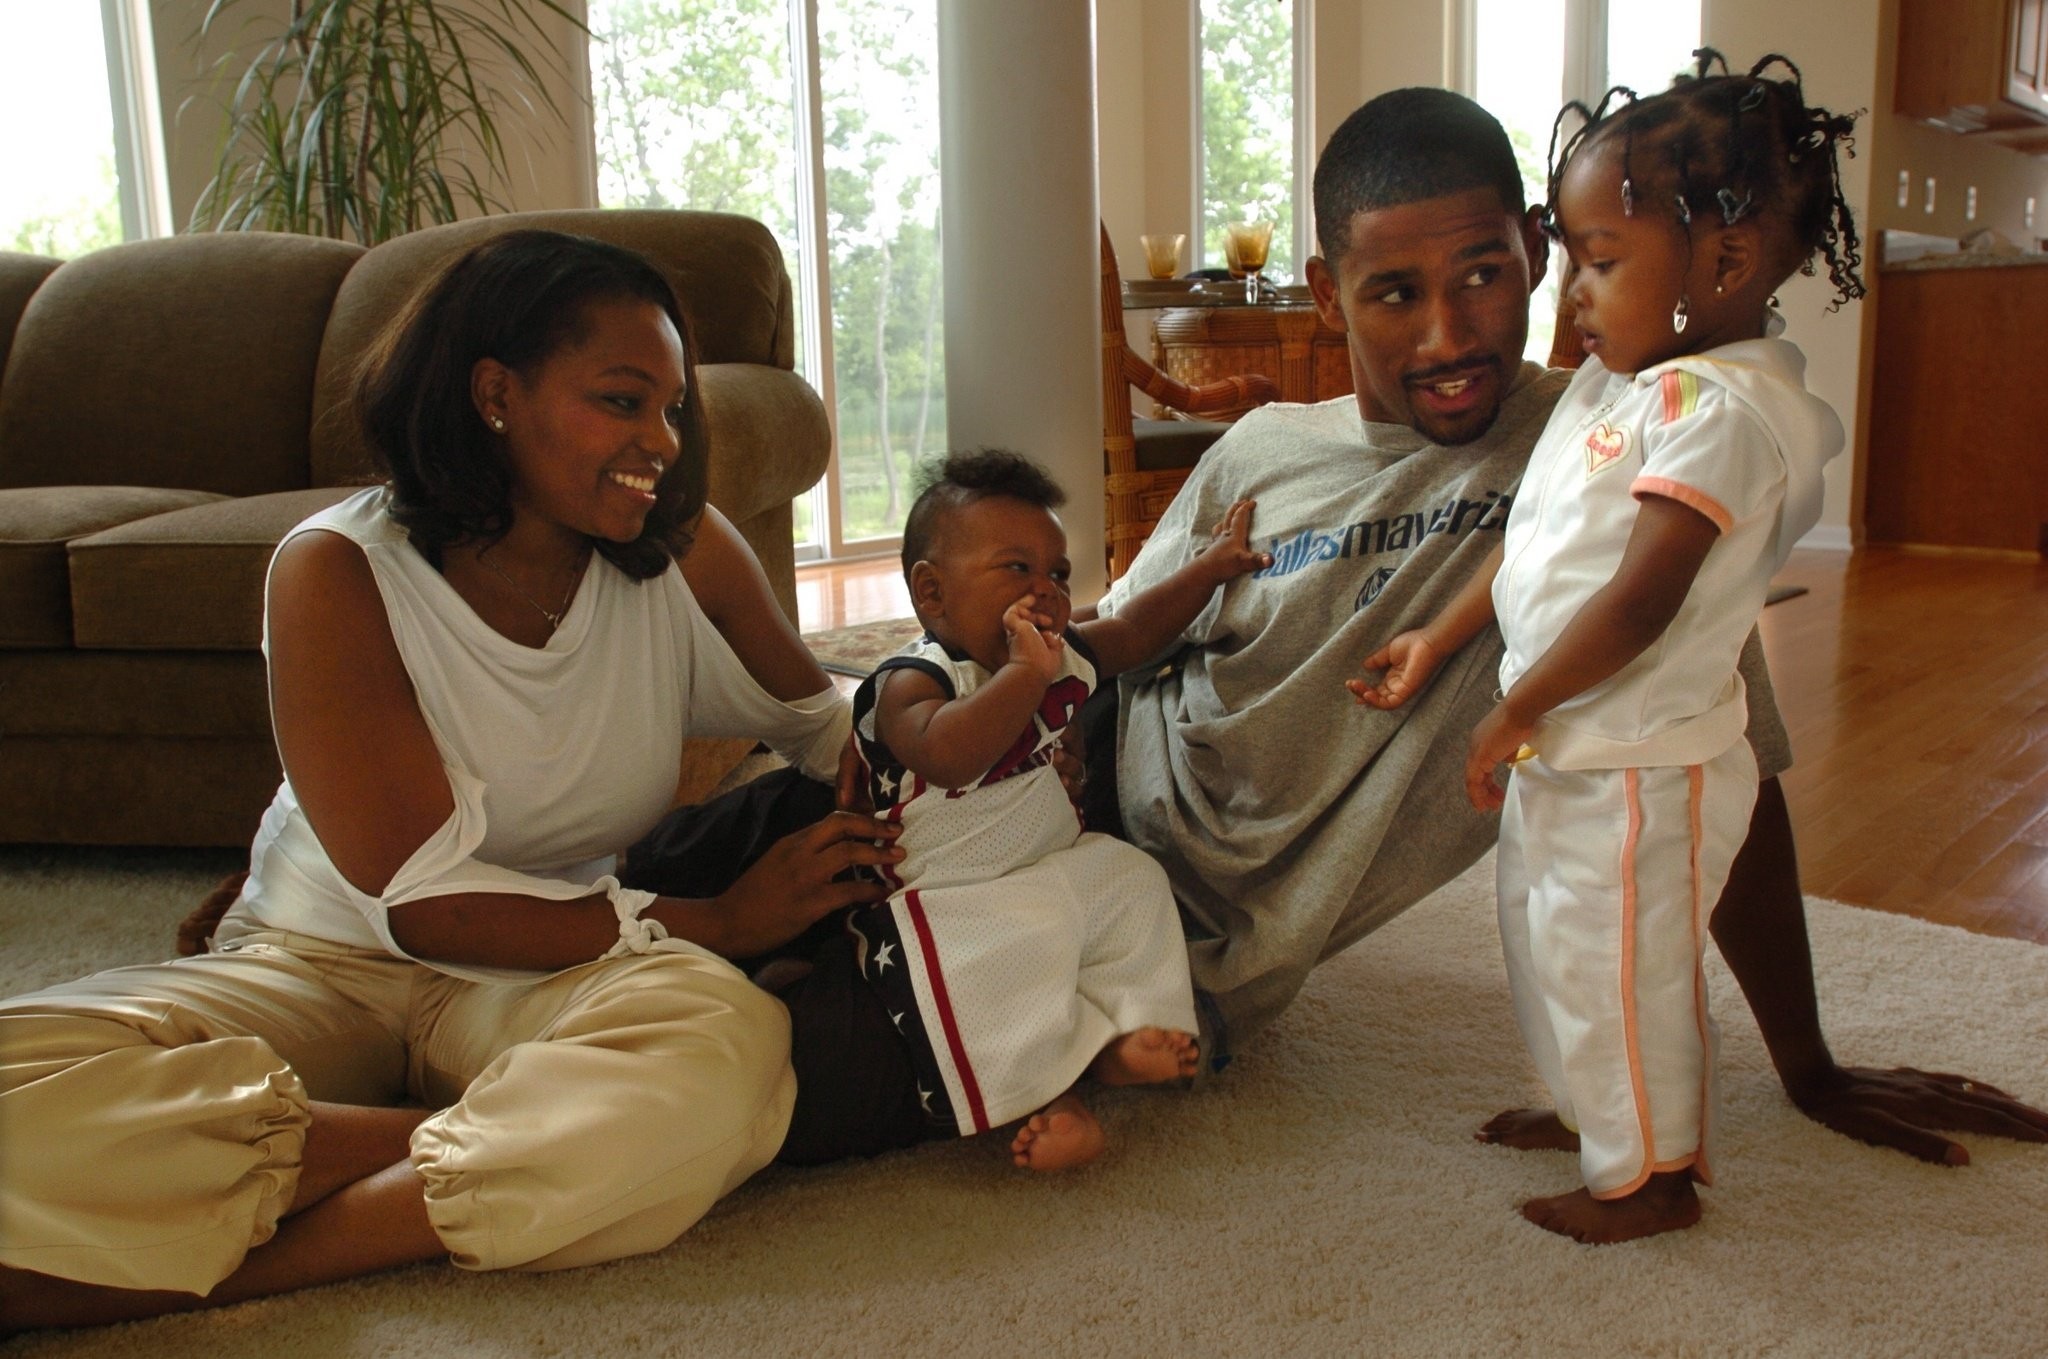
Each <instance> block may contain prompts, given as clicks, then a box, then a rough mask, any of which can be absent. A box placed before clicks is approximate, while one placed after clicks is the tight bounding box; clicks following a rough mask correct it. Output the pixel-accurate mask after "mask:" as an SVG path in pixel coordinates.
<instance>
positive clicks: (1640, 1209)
mask: <svg viewBox="0 0 2048 1359" xmlns="http://www.w3.org/2000/svg"><path fill="white" fill-rule="evenodd" d="M1522 1216H1523V1217H1525V1218H1528V1219H1529V1221H1531V1222H1533V1223H1535V1224H1536V1225H1537V1226H1539V1227H1541V1228H1542V1229H1543V1230H1544V1231H1546V1232H1556V1233H1557V1234H1558V1235H1559V1236H1569V1237H1570V1238H1571V1239H1572V1240H1574V1241H1583V1242H1585V1243H1586V1244H1587V1245H1589V1246H1606V1245H1611V1244H1613V1243H1614V1242H1616V1241H1634V1240H1636V1239H1637V1238H1638V1237H1644V1236H1656V1235H1657V1234H1658V1233H1660V1232H1675V1231H1679V1230H1681V1229H1683V1228H1686V1227H1690V1226H1692V1225H1693V1224H1694V1223H1696V1222H1698V1221H1699V1220H1700V1197H1699V1195H1698V1194H1696V1193H1694V1192H1693V1187H1692V1176H1691V1175H1689V1174H1687V1173H1686V1172H1685V1171H1682V1170H1678V1171H1670V1172H1664V1173H1659V1174H1656V1175H1652V1176H1651V1177H1650V1179H1649V1182H1648V1183H1646V1184H1645V1185H1644V1186H1643V1187H1642V1188H1641V1189H1638V1190H1637V1191H1636V1192H1635V1193H1633V1194H1630V1195H1629V1196H1628V1197H1627V1198H1625V1199H1596V1198H1594V1197H1593V1196H1592V1195H1591V1194H1590V1193H1588V1192H1587V1191H1585V1190H1584V1189H1576V1190H1573V1191H1572V1192H1571V1193H1569V1194H1559V1195H1557V1196H1556V1197H1554V1198H1547V1199H1530V1200H1529V1201H1528V1202H1527V1203H1525V1204H1523V1205H1522Z"/></svg>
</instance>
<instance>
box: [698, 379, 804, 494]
mask: <svg viewBox="0 0 2048 1359" xmlns="http://www.w3.org/2000/svg"><path fill="white" fill-rule="evenodd" d="M697 384H698V387H699V389H700V391H701V393H702V395H703V398H704V419H705V423H706V424H707V425H708V426H709V428H710V434H711V467H710V484H711V503H712V504H714V505H716V506H718V508H719V509H720V510H722V511H724V513H725V516H726V518H728V519H731V520H732V521H734V522H735V523H738V522H739V521H741V520H746V519H752V518H754V517H755V516H757V515H759V514H761V513H762V512H763V511H765V510H768V509H771V508H773V507H774V506H777V505H781V504H786V503H787V502H789V501H791V500H793V499H795V498H796V497H797V496H799V495H802V494H803V493H804V492H805V491H807V490H809V489H810V488H811V487H812V486H813V485H815V484H816V483H817V480H818V478H819V477H821V476H823V475H825V464H826V462H827V461H828V460H829V459H830V458H831V456H832V426H831V424H830V422H829V421H827V420H826V418H825V403H824V402H822V401H820V400H819V399H818V394H817V393H816V392H815V391H813V390H811V385H810V384H809V383H808V382H805V381H804V380H803V379H802V378H800V377H798V376H797V375H796V374H795V373H790V372H785V371H784V370H782V369H780V368H769V367H767V366H765V365H762V364H753V363H719V364H706V365H705V366H703V367H701V368H699V369H698V370H697Z"/></svg>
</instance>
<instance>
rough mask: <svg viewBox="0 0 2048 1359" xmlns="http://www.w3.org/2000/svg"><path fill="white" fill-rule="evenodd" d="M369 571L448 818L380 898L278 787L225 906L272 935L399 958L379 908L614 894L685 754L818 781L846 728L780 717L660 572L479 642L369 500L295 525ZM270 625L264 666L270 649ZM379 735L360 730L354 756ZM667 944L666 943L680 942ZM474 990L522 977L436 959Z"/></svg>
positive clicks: (837, 722)
mask: <svg viewBox="0 0 2048 1359" xmlns="http://www.w3.org/2000/svg"><path fill="white" fill-rule="evenodd" d="M317 529H324V530H327V531H329V532H332V533H338V534H340V535H342V536H343V537H345V538H347V539H349V540H350V541H351V542H354V543H355V544H356V545H357V546H359V547H361V548H362V550H363V555H364V556H365V557H367V558H368V559H369V563H370V572H371V575H372V576H373V577H374V578H375V580H376V582H377V591H378V593H379V595H381V596H382V597H383V601H384V610H385V614H386V616H387V617H388V618H389V620H390V623H391V634H392V637H393V638H394V640H395V641H396V642H397V644H398V654H399V657H400V659H401V660H403V661H404V662H405V669H406V674H407V675H408V676H409V677H410V678H411V680H412V685H413V690H414V692H415V693H416V694H417V695H418V697H419V704H420V713H421V715H422V716H424V717H425V718H426V721H427V727H428V729H429V730H430V731H431V732H432V733H433V737H434V744H435V745H436V746H437V747H438V748H439V751H440V755H441V764H442V768H443V771H444V772H445V773H446V774H447V777H448V785H449V789H450V791H451V792H452V793H453V794H454V799H455V810H454V811H453V812H452V813H451V814H450V815H449V818H448V820H447V822H446V823H444V824H443V825H442V826H441V828H440V829H439V830H437V831H436V832H435V833H434V834H433V835H431V836H429V837H428V838H427V840H426V842H425V843H424V844H422V845H421V846H420V847H419V849H418V850H417V851H415V852H414V854H413V855H412V857H411V858H410V859H408V860H407V861H406V863H405V864H404V865H403V866H402V867H401V868H400V869H399V870H398V873H397V875H396V876H394V877H393V878H392V880H391V882H390V884H389V885H388V886H387V887H386V888H385V890H384V892H383V894H382V895H381V896H377V897H372V896H369V895H367V894H365V893H363V892H360V891H358V890H356V888H355V887H354V886H352V885H351V884H350V883H349V882H348V880H347V879H346V878H344V877H342V875H341V873H340V872H339V871H338V870H337V869H336V868H335V867H334V865H333V863H332V862H331V861H330V860H329V859H328V857H327V852H326V850H325V849H324V848H323V847H322V846H321V844H320V841H319V838H318V837H317V836H316V835H315V834H314V833H313V828H312V826H311V824H310V823H309V822H308V821H307V820H306V814H305V812H304V810H303V809H302V808H301V807H300V806H299V801H298V798H297V797H296V796H295V795H294V794H293V792H292V786H291V782H290V780H289V779H287V780H286V781H285V783H284V785H283V786H282V787H280V788H279V789H278V790H277V797H276V799H275V800H274V801H273V802H272V803H271V805H270V810H269V811H268V812H266V813H265V814H264V817H263V825H262V827H261V829H260V830H259V831H258V832H257V835H256V843H255V846H254V848H253V849H252V850H251V852H250V861H249V869H250V871H249V882H248V886H247V887H245V888H244V889H243V894H242V901H241V904H240V906H238V908H237V909H238V910H241V909H246V910H247V911H249V912H250V913H251V914H253V915H254V916H255V917H256V919H258V920H260V921H262V922H263V923H264V924H266V925H269V926H271V927H272V928H275V929H284V930H292V931H295V932H298V933H302V934H308V935H311V936H313V937H315V938H319V939H327V940H332V941H334V942H337V943H342V944H352V945H355V946H358V947H362V948H370V949H383V950H385V951H387V952H389V953H392V954H394V955H397V956H399V957H404V956H406V955H405V952H404V950H403V949H401V948H400V947H399V946H398V944H397V942H396V941H395V940H394V939H393V938H392V937H391V927H390V924H389V921H388V919H387V913H388V911H389V910H390V908H391V907H393V906H399V905H403V904H404V903H405V902H408V901H417V900H421V899H423V898H428V897H435V896H442V895H446V894H450V893H458V892H507V893H513V894H517V895H520V896H532V897H540V898H543V899H547V900H555V901H567V900H571V899H574V898H577V897H582V896H586V895H588V894H589V893H591V892H593V891H602V892H607V893H610V894H613V895H614V896H615V898H616V894H617V893H618V892H619V890H620V889H619V887H618V880H617V878H616V877H614V876H612V871H613V868H614V866H615V856H616V855H617V853H618V852H619V851H621V850H623V849H625V848H626V847H627V846H628V845H630V844H632V842H633V841H635V840H636V839H638V838H639V837H640V836H642V835H644V834H646V832H647V831H648V830H650V829H651V828H652V827H653V825H654V823H655V822H656V821H657V820H659V819H660V818H661V816H662V815H663V814H664V813H665V812H667V811H668V809H669V805H670V803H671V802H672V801H673V800H674V797H675V790H676V777H677V773H678V770H679V769H680V765H681V757H682V747H683V740H684V738H685V737H688V736H743V737H750V738H753V739H757V740H765V741H767V742H768V743H769V745H771V746H772V747H774V748H775V750H776V751H777V752H778V753H780V754H782V755H783V756H784V757H785V758H787V759H788V760H789V761H790V762H791V763H792V764H795V765H797V766H798V767H800V768H802V769H803V770H804V771H805V772H806V773H808V774H810V775H812V776H813V777H815V778H819V779H823V780H825V781H828V782H829V781H830V780H831V779H832V778H834V777H835V776H836V774H837V771H838V758H839V752H840V749H841V747H843V746H844V745H845V743H846V736H847V733H848V731H849V730H850V723H851V719H850V710H849V707H848V704H847V702H846V700H845V699H843V698H841V697H839V695H838V693H837V691H836V690H834V689H829V688H828V689H825V690H823V691H821V692H819V693H817V694H814V695H812V696H811V697H810V698H807V699H804V700H802V701H800V702H797V703H784V702H782V701H781V700H779V699H777V698H775V697H774V696H773V695H771V694H769V693H768V692H767V691H766V690H764V689H762V688H761V687H760V686H759V685H758V684H756V683H755V682H754V679H753V677H752V676H751V675H749V674H748V673H747V669H746V667H745V666H744V665H743V664H742V663H741V662H740V659H739V658H738V657H737V656H735V655H734V654H733V651H732V648H731V647H729V646H728V645H727V644H726V641H725V638H724V637H723V636H721V635H720V634H719V631H718V629H717V628H716V627H714V626H713V625H712V623H711V620H710V619H709V618H707V617H705V615H704V611H703V609H701V608H700V607H698V604H697V600H696V597H695V596H694V595H692V594H691V593H690V587H689V586H688V585H687V584H686V583H684V581H683V575H682V572H681V571H680V570H678V569H676V568H675V567H673V566H671V567H670V568H669V569H668V570H667V571H666V572H665V573H663V574H662V575H660V576H657V577H655V578H653V579H651V580H644V581H635V580H633V579H632V578H630V577H628V576H627V575H626V574H625V573H624V572H622V571H620V570H619V569H618V568H616V567H614V566H613V565H612V564H611V563H610V562H608V561H606V560H605V559H604V558H603V557H593V558H592V559H591V562H590V566H589V569H588V570H586V571H585V572H584V575H583V580H582V582H581V583H580V584H579V585H578V586H577V589H576V597H575V599H574V600H573V601H572V602H571V603H570V605H569V609H568V612H567V613H565V614H564V615H563V616H562V622H561V626H560V627H558V628H557V629H556V630H555V633H554V635H553V636H552V637H550V638H548V642H547V645H546V646H543V647H537V648H536V647H528V646H522V645H520V644H519V643H517V642H514V641H512V640H511V639H509V638H507V637H505V636H503V635H502V634H500V633H498V632H496V631H494V630H493V629H492V628H491V627H490V626H489V625H487V624H486V623H484V621H483V620H482V619H480V618H478V617H477V616H476V614H475V613H474V612H473V611H471V609H470V607H469V605H468V603H467V602H465V601H464V600H463V598H462V596H461V595H459V594H457V593H456V591H455V587H453V586H452V585H450V584H449V583H448V582H447V580H445V579H444V578H443V577H442V575H441V573H440V572H438V571H436V570H435V569H434V568H433V566H431V565H430V564H429V563H428V562H427V559H426V558H424V557H422V556H421V555H420V554H419V552H418V551H417V550H415V549H414V547H413V546H412V544H411V542H410V541H408V539H407V537H406V533H405V530H404V529H402V528H400V527H399V526H398V525H397V524H395V523H393V522H392V521H391V518H390V516H389V515H388V514H386V513H385V491H384V488H382V487H374V488H372V489H370V490H367V491H363V492H361V493H359V494H357V495H353V496H350V497H349V498H348V499H347V500H344V501H342V502H341V503H340V504H339V505H336V506H334V507H333V508H332V509H328V510H324V511H322V512H321V513H319V514H316V515H314V516H313V517H312V518H310V519H308V520H306V521H305V522H304V523H302V524H300V525H299V526H298V527H296V528H294V529H293V530H292V531H291V532H290V533H289V534H287V535H285V538H286V541H290V540H291V539H292V538H294V537H296V536H298V535H299V534H301V533H307V532H311V531H313V530H317ZM269 646H270V636H269V625H268V621H267V619H266V622H265V628H264V651H265V654H266V655H267V654H268V653H269ZM377 739H378V736H377V733H376V732H374V731H366V732H364V733H362V740H363V745H364V749H365V751H366V752H370V751H374V750H375V748H376V743H377ZM677 946H678V947H681V946H682V945H681V944H680V941H678V945H677ZM429 966H432V967H434V968H435V969H436V970H438V971H442V972H448V973H451V974H453V975H455V976H458V977H468V978H472V979H475V980H496V979H509V978H513V977H518V976H521V975H525V974H520V973H512V972H507V971H505V970H503V969H498V968H488V967H467V966H460V965H454V964H442V963H432V964H429Z"/></svg>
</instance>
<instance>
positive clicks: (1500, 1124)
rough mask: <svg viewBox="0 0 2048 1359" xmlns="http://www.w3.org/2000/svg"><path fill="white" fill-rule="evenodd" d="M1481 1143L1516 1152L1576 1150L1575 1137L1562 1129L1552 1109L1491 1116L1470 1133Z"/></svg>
mask: <svg viewBox="0 0 2048 1359" xmlns="http://www.w3.org/2000/svg"><path fill="white" fill-rule="evenodd" d="M1472 1136H1473V1137H1475V1138H1477V1139H1478V1140H1479V1141H1481V1142H1488V1143H1491V1144H1493V1145H1495V1146H1501V1147H1513V1148H1515V1149H1516V1150H1517V1151H1577V1150H1578V1149H1579V1135H1578V1134H1577V1133H1575V1132H1573V1131H1572V1130H1571V1129H1570V1128H1567V1127H1565V1125H1564V1122H1563V1120H1561V1119H1559V1118H1558V1116H1557V1111H1556V1110H1554V1109H1510V1110H1508V1111H1507V1112H1506V1113H1504V1114H1495V1115H1494V1116H1493V1117H1492V1118H1490V1119H1488V1120H1487V1121H1486V1126H1485V1127H1483V1128H1481V1129H1480V1130H1479V1131H1478V1132H1476V1133H1473V1134H1472Z"/></svg>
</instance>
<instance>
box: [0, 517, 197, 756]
mask: <svg viewBox="0 0 2048 1359" xmlns="http://www.w3.org/2000/svg"><path fill="white" fill-rule="evenodd" d="M222 498H223V497H221V496H217V495H214V494H212V493H211V492H208V491H165V490H157V489H154V488H151V487H145V486H25V487H16V488H13V489H8V490H0V647H57V646H70V645H71V636H72V634H71V578H70V572H69V564H68V562H67V560H66V556H65V544H66V543H67V542H69V541H70V540H71V539H73V538H82V537H85V536H87V535H88V534H93V533H97V532H99V531H100V530H101V529H105V528H111V527H113V526H114V525H116V524H125V523H128V522H129V521H131V520H135V519H142V518H146V517H148V516H150V515H154V514H163V513H165V512H166V511H170V510H182V509H185V508H188V507H190V506H194V505H205V504H210V503H212V502H213V501H217V500H220V499H222ZM8 730H14V728H10V727H7V726H5V725H0V731H8Z"/></svg>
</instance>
